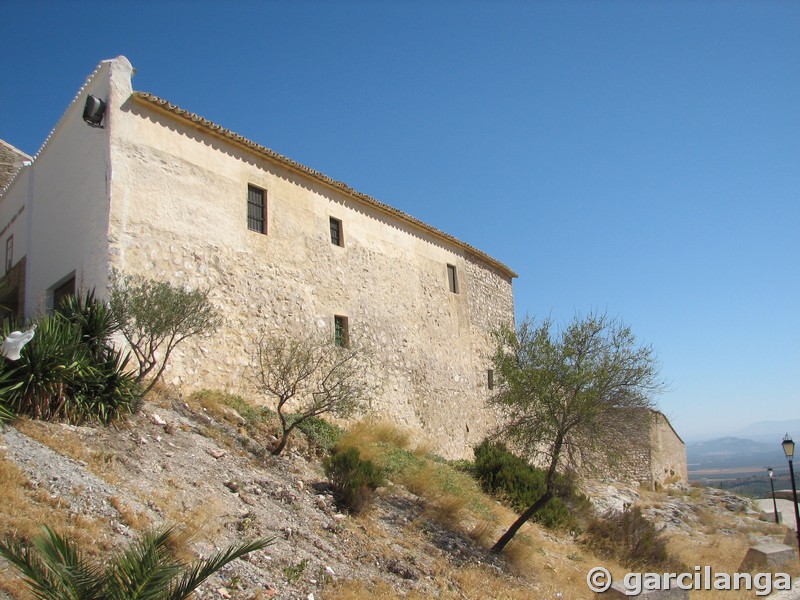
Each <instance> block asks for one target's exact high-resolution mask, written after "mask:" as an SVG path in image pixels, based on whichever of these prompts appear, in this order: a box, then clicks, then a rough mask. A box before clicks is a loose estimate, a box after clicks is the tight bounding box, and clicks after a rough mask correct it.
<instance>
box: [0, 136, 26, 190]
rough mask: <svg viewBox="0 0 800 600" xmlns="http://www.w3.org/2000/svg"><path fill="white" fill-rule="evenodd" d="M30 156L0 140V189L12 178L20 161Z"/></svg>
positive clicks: (20, 165) (19, 165)
mask: <svg viewBox="0 0 800 600" xmlns="http://www.w3.org/2000/svg"><path fill="white" fill-rule="evenodd" d="M29 160H31V157H30V156H28V155H27V154H25V153H24V152H23V151H22V150H19V149H18V148H15V147H14V146H12V145H11V144H9V143H8V142H5V141H3V140H0V190H3V189H4V188H5V187H6V186H7V185H8V184H9V183H11V180H12V179H14V175H16V173H17V171H19V169H20V168H21V167H22V163H24V162H26V161H29Z"/></svg>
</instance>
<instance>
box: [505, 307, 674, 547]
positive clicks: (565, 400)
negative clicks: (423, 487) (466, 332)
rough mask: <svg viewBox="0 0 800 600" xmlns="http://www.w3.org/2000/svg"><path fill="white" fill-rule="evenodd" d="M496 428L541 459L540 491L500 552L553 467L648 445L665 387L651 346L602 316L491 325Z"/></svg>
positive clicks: (550, 485) (604, 459)
mask: <svg viewBox="0 0 800 600" xmlns="http://www.w3.org/2000/svg"><path fill="white" fill-rule="evenodd" d="M497 342H498V344H497V348H496V350H495V354H494V359H493V362H494V370H495V374H496V382H497V392H496V393H495V395H494V396H493V397H492V398H491V399H490V405H492V406H494V407H496V408H497V409H499V412H500V413H501V415H502V425H501V428H500V434H501V435H502V436H504V437H505V438H506V439H508V440H509V441H510V442H511V443H512V444H513V445H514V446H515V447H516V448H517V449H519V450H521V451H522V452H524V453H525V454H526V455H527V456H528V457H529V458H531V459H534V460H536V461H537V462H539V463H540V464H543V465H545V468H546V475H545V492H544V494H543V495H542V496H541V497H540V498H539V499H538V500H536V501H535V502H534V503H533V504H532V505H531V506H530V507H529V508H528V509H527V510H525V512H523V513H522V515H520V517H519V518H518V519H517V520H516V521H515V522H514V524H513V525H511V527H510V528H509V529H508V531H507V532H506V533H505V534H503V535H502V536H501V537H500V539H499V540H498V541H497V543H496V544H495V545H494V547H493V548H492V551H493V552H502V550H503V548H505V546H506V544H508V542H509V541H510V540H511V539H512V538H513V537H514V535H515V534H516V532H517V531H518V530H519V528H520V527H522V525H523V524H524V523H525V522H526V521H528V519H530V518H531V517H532V516H533V515H534V514H536V512H537V511H539V510H540V509H541V508H542V507H543V506H545V505H546V504H547V503H548V502H549V501H550V499H551V498H553V497H554V496H556V495H557V494H558V490H557V489H556V472H557V470H558V468H559V466H560V465H561V466H563V465H565V464H566V465H572V466H575V465H577V466H580V467H581V468H582V469H592V468H593V467H596V466H597V465H598V464H599V463H605V464H613V463H614V462H615V461H617V460H619V459H624V458H625V457H626V456H627V455H629V453H630V452H635V451H637V450H639V449H641V448H643V447H644V446H646V445H647V444H649V436H650V428H649V423H650V419H651V417H652V409H653V408H654V406H655V405H654V400H653V397H654V396H655V395H656V394H658V393H659V392H661V391H663V389H664V384H663V383H662V382H661V381H660V380H659V368H658V364H657V361H656V358H655V353H654V350H653V348H652V347H651V346H641V345H639V344H638V343H637V340H636V338H635V336H634V335H633V333H632V332H631V329H630V328H629V327H627V326H626V325H624V324H622V323H621V322H619V321H617V320H615V319H610V318H608V317H607V316H605V315H596V314H589V315H588V316H586V317H585V318H581V317H579V316H577V315H576V316H575V317H574V318H573V320H572V321H571V322H570V323H569V324H567V325H566V326H565V327H563V328H557V327H555V326H554V324H553V323H552V321H551V320H550V319H545V320H543V321H541V322H536V321H535V320H532V319H530V318H527V317H526V318H525V319H524V320H523V321H522V322H521V323H520V324H519V326H518V327H517V329H516V330H514V329H512V328H509V327H505V328H501V329H500V331H498V332H497Z"/></svg>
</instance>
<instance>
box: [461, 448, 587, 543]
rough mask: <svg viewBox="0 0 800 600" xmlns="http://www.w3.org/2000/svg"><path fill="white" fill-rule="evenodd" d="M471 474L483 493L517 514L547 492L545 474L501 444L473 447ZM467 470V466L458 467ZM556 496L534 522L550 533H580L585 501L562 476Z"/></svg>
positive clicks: (558, 482)
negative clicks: (555, 530)
mask: <svg viewBox="0 0 800 600" xmlns="http://www.w3.org/2000/svg"><path fill="white" fill-rule="evenodd" d="M474 452H475V462H474V463H473V465H472V468H471V471H472V473H473V475H474V476H475V478H476V479H477V480H478V482H479V483H480V484H481V487H482V488H483V490H484V491H485V492H486V493H488V494H491V495H493V496H495V497H496V498H498V499H499V500H500V501H501V502H503V503H504V504H506V505H508V506H509V507H511V508H512V509H514V510H515V511H516V512H518V513H520V514H521V513H522V512H524V511H525V510H526V509H527V508H529V507H530V506H532V505H533V504H534V503H535V502H536V501H537V500H538V499H539V498H541V497H542V495H544V493H545V491H546V485H545V472H544V471H543V470H542V469H537V468H536V467H533V466H531V465H530V464H529V463H528V462H527V461H526V460H525V459H523V458H520V457H519V456H517V455H515V454H513V453H512V452H510V451H509V450H508V448H506V446H505V445H504V444H501V443H498V442H490V441H488V440H486V441H484V442H483V443H481V444H480V445H478V446H476V447H475V450H474ZM460 468H462V469H467V468H468V467H467V465H461V467H460ZM556 491H557V495H556V497H555V498H553V499H551V500H550V501H549V502H548V503H547V504H546V505H545V506H544V507H543V508H542V509H541V510H540V511H538V512H537V513H536V514H535V515H534V516H533V519H534V520H535V521H537V522H538V523H541V524H542V525H543V526H545V527H549V528H551V529H568V530H572V531H577V530H580V529H581V523H580V520H581V519H580V517H581V516H582V515H583V514H584V513H585V512H586V511H587V510H588V503H589V501H588V499H587V498H586V497H585V496H583V495H582V494H580V493H578V492H577V491H576V490H575V488H574V486H573V485H572V483H571V481H570V480H569V479H568V478H567V477H565V476H562V475H559V476H558V477H557V479H556Z"/></svg>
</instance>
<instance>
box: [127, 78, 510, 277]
mask: <svg viewBox="0 0 800 600" xmlns="http://www.w3.org/2000/svg"><path fill="white" fill-rule="evenodd" d="M132 97H133V99H134V100H135V101H136V102H139V103H142V104H146V105H149V106H152V107H155V108H157V109H158V110H160V111H162V112H163V113H166V114H168V115H170V116H171V117H173V118H176V119H179V120H181V121H184V122H186V123H189V124H190V125H192V126H193V127H197V128H198V129H201V130H203V131H205V132H207V133H209V134H210V135H214V136H216V137H218V138H221V139H223V140H225V141H227V142H228V143H231V144H234V145H236V146H238V147H240V148H243V149H245V150H247V151H248V152H251V153H253V154H255V155H257V156H259V157H261V158H264V159H267V160H270V161H273V162H275V163H277V164H279V165H280V166H281V167H283V168H285V169H288V170H290V171H292V172H294V173H297V174H300V175H303V176H305V177H308V178H310V179H313V180H314V181H316V182H318V183H320V184H321V185H324V186H326V187H328V188H331V189H333V190H336V191H337V192H339V193H343V194H346V195H347V196H348V197H350V198H351V199H353V200H354V201H356V202H360V203H362V204H363V205H365V206H367V207H370V208H372V209H374V210H377V211H379V212H382V213H384V214H386V215H389V216H392V217H394V218H396V219H399V220H400V221H402V222H404V223H406V224H408V225H410V226H412V227H414V228H417V229H419V230H421V231H423V232H424V233H426V234H428V235H431V236H433V237H435V238H438V239H440V240H442V241H444V242H447V243H449V244H452V245H454V246H456V247H457V248H459V249H460V250H462V251H463V252H464V253H465V255H467V256H470V257H472V258H475V259H478V260H480V261H482V262H485V263H486V264H488V265H489V266H491V267H492V268H494V269H496V270H497V271H499V272H500V273H501V274H503V275H504V276H506V277H508V278H509V279H513V278H515V277H517V274H516V273H515V272H514V271H513V270H511V269H510V268H509V267H508V266H506V265H505V264H503V263H501V262H500V261H498V260H497V259H495V258H493V257H491V256H489V255H488V254H486V253H485V252H483V251H481V250H478V249H477V248H475V247H474V246H471V245H470V244H467V243H466V242H463V241H461V240H459V239H458V238H456V237H453V236H452V235H450V234H448V233H445V232H444V231H441V230H440V229H437V228H436V227H433V226H431V225H428V224H427V223H424V222H423V221H420V220H419V219H417V218H415V217H412V216H411V215H409V214H407V213H405V212H403V211H401V210H398V209H396V208H394V207H392V206H389V205H388V204H385V203H383V202H380V201H379V200H376V199H375V198H373V197H371V196H368V195H367V194H364V193H362V192H359V191H357V190H354V189H353V188H351V187H350V186H348V185H347V184H345V183H342V182H341V181H336V180H335V179H332V178H330V177H328V176H327V175H324V174H322V173H320V172H319V171H315V170H314V169H311V168H309V167H306V166H305V165H302V164H300V163H298V162H297V161H295V160H292V159H290V158H288V157H286V156H283V155H282V154H278V153H277V152H275V151H274V150H271V149H269V148H267V147H265V146H262V145H260V144H257V143H255V142H253V141H251V140H248V139H247V138H245V137H243V136H241V135H239V134H237V133H235V132H233V131H231V130H229V129H226V128H225V127H222V126H221V125H217V124H216V123H213V122H212V121H209V120H208V119H206V118H204V117H201V116H200V115H197V114H195V113H192V112H189V111H188V110H185V109H182V108H180V107H179V106H176V105H174V104H172V103H170V102H169V101H167V100H164V99H162V98H159V97H158V96H154V95H153V94H150V93H147V92H133V96H132Z"/></svg>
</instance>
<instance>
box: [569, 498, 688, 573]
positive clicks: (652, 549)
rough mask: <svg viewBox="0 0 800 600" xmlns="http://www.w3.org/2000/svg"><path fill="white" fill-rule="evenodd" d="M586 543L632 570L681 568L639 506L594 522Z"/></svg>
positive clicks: (665, 542) (609, 514)
mask: <svg viewBox="0 0 800 600" xmlns="http://www.w3.org/2000/svg"><path fill="white" fill-rule="evenodd" d="M585 543H586V544H587V545H588V546H589V547H590V548H591V549H592V550H593V551H594V552H596V553H597V554H599V555H601V556H604V557H608V558H614V559H616V560H618V561H619V562H620V563H622V565H623V566H625V567H626V568H630V569H638V568H647V567H654V568H671V567H679V566H680V565H679V564H678V561H677V560H676V559H675V558H674V557H672V556H671V555H670V554H669V552H668V550H667V540H666V538H665V537H664V536H663V535H662V533H661V532H660V531H658V530H657V529H656V527H655V525H653V523H652V522H650V521H648V520H647V518H645V516H644V515H643V514H642V511H641V509H640V508H639V507H638V506H637V507H634V508H632V509H629V510H625V511H623V512H621V513H619V512H615V511H608V512H606V513H605V514H603V515H602V516H600V517H596V518H594V519H592V521H591V523H590V524H589V526H588V528H587V529H586V538H585ZM678 570H680V569H678Z"/></svg>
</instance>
